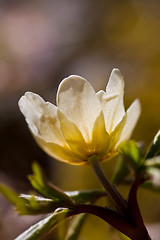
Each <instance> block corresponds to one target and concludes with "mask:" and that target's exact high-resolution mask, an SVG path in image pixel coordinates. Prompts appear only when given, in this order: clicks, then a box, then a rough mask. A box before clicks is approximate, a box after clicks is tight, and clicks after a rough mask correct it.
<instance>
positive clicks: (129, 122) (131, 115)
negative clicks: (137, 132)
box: [117, 99, 141, 146]
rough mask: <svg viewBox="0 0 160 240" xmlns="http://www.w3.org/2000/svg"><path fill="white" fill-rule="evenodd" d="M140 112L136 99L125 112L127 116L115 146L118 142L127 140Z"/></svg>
mask: <svg viewBox="0 0 160 240" xmlns="http://www.w3.org/2000/svg"><path fill="white" fill-rule="evenodd" d="M140 113H141V105H140V102H139V100H138V99H136V100H135V101H134V102H133V103H132V104H131V106H130V107H129V108H128V110H127V112H126V116H127V119H126V123H125V125H124V128H123V130H122V132H121V137H120V139H119V142H118V143H117V146H118V145H119V144H120V143H122V142H124V141H127V140H128V139H129V138H130V137H131V135H132V132H133V130H134V128H135V125H136V123H137V121H138V118H139V116H140Z"/></svg>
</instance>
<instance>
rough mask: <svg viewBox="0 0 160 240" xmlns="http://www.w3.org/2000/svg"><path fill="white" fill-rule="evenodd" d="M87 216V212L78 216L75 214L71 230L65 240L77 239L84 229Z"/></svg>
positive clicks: (70, 226)
mask: <svg viewBox="0 0 160 240" xmlns="http://www.w3.org/2000/svg"><path fill="white" fill-rule="evenodd" d="M86 217H87V214H85V213H82V214H79V215H78V216H75V217H74V219H73V220H72V222H71V224H70V225H69V230H68V233H67V235H66V238H65V240H77V239H78V237H79V234H80V231H81V229H82V226H83V223H84V221H85V219H86Z"/></svg>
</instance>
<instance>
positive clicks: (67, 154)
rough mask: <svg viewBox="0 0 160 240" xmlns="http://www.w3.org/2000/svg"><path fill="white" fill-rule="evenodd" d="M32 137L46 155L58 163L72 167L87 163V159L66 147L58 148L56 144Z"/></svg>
mask: <svg viewBox="0 0 160 240" xmlns="http://www.w3.org/2000/svg"><path fill="white" fill-rule="evenodd" d="M34 137H35V140H36V142H37V143H38V144H39V145H40V147H41V148H42V149H43V150H44V151H45V152H46V153H47V154H48V155H50V156H51V157H53V158H55V159H57V160H59V161H62V162H67V163H69V164H73V165H82V164H86V163H87V160H88V159H87V158H86V157H85V156H82V155H78V154H76V153H75V152H73V151H72V150H71V149H70V148H69V147H68V146H60V145H58V144H56V143H50V142H46V141H44V139H42V138H41V137H39V136H34Z"/></svg>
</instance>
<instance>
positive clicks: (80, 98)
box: [57, 75, 101, 142]
mask: <svg viewBox="0 0 160 240" xmlns="http://www.w3.org/2000/svg"><path fill="white" fill-rule="evenodd" d="M57 106H58V108H59V109H60V110H61V111H62V112H63V113H64V114H65V115H66V116H67V117H68V118H69V119H70V120H71V121H72V122H74V123H75V124H76V125H77V127H78V128H79V130H80V131H81V133H82V135H83V137H84V138H85V140H86V141H87V142H88V141H90V140H91V138H92V130H93V126H94V122H95V120H96V118H97V116H98V115H99V114H100V111H101V104H100V101H99V99H98V97H97V96H96V94H95V91H94V89H93V88H92V86H91V84H90V83H89V82H87V81H86V80H85V79H84V78H82V77H79V76H76V75H72V76H70V77H68V78H65V79H64V80H63V81H62V82H61V84H60V85H59V89H58V93H57Z"/></svg>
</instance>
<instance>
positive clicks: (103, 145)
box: [90, 112, 109, 156]
mask: <svg viewBox="0 0 160 240" xmlns="http://www.w3.org/2000/svg"><path fill="white" fill-rule="evenodd" d="M108 146H109V134H108V133H107V131H106V128H105V121H104V115H103V112H101V113H100V114H99V116H98V117H97V119H96V121H95V123H94V127H93V133H92V142H91V144H90V151H91V153H92V154H98V155H99V156H103V155H105V154H106V153H107V151H108Z"/></svg>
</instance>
